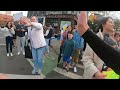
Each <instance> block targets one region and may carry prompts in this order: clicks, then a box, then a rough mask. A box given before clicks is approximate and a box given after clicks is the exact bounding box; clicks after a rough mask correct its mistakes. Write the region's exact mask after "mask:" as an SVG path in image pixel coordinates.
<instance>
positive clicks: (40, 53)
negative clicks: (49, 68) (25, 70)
mask: <svg viewBox="0 0 120 90" xmlns="http://www.w3.org/2000/svg"><path fill="white" fill-rule="evenodd" d="M44 49H45V47H41V48H39V49H37V57H38V67H39V69H40V70H41V71H42V68H43V55H44Z"/></svg>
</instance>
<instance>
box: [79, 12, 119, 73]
mask: <svg viewBox="0 0 120 90" xmlns="http://www.w3.org/2000/svg"><path fill="white" fill-rule="evenodd" d="M77 31H78V33H79V34H80V35H81V36H82V37H83V38H84V40H85V41H86V42H87V43H88V44H89V46H90V47H91V48H92V49H93V51H94V52H95V53H96V54H97V55H98V56H99V57H100V58H101V59H102V60H103V61H104V62H105V63H106V65H107V66H108V67H110V68H112V69H113V70H114V71H115V72H116V73H117V74H119V75H120V60H119V59H120V52H118V51H117V50H115V49H114V48H113V47H111V46H110V45H108V44H107V43H105V42H104V41H103V40H101V39H100V38H99V37H98V36H97V35H95V33H93V32H92V31H91V30H90V29H89V26H88V24H87V14H86V12H85V11H81V12H80V15H79V17H78V21H77Z"/></svg>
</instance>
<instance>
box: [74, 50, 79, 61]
mask: <svg viewBox="0 0 120 90" xmlns="http://www.w3.org/2000/svg"><path fill="white" fill-rule="evenodd" d="M79 54H80V49H75V50H74V53H73V55H72V62H78V60H79Z"/></svg>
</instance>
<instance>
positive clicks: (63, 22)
mask: <svg viewBox="0 0 120 90" xmlns="http://www.w3.org/2000/svg"><path fill="white" fill-rule="evenodd" d="M69 25H71V21H61V23H60V30H62V28H63V30H66V28H67V26H69Z"/></svg>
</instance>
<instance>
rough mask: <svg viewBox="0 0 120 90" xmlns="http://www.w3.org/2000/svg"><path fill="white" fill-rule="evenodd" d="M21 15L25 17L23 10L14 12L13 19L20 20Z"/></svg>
mask: <svg viewBox="0 0 120 90" xmlns="http://www.w3.org/2000/svg"><path fill="white" fill-rule="evenodd" d="M21 17H23V13H22V12H20V13H16V14H13V20H14V21H19V20H20V18H21Z"/></svg>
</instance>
